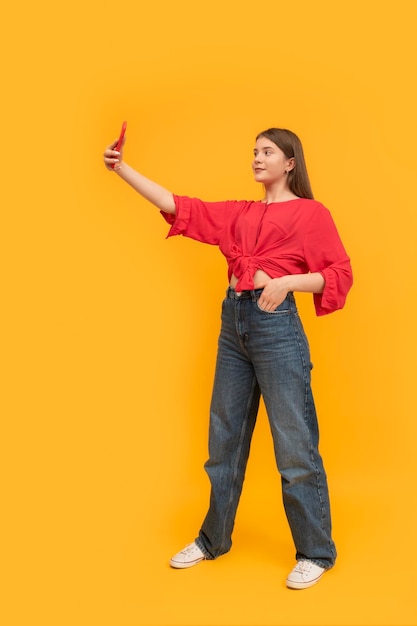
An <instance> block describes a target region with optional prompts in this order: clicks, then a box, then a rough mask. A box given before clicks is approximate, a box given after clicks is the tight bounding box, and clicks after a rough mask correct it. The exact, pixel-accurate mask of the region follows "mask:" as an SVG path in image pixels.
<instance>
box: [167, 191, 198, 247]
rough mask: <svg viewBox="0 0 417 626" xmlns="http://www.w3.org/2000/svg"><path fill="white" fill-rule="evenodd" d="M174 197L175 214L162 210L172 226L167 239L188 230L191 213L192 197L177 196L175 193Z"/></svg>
mask: <svg viewBox="0 0 417 626" xmlns="http://www.w3.org/2000/svg"><path fill="white" fill-rule="evenodd" d="M173 197H174V202H175V214H173V213H165V212H164V211H161V215H162V217H163V218H164V220H165V221H166V222H168V224H170V226H171V228H170V229H169V231H168V234H167V239H168V237H173V236H174V235H182V234H184V233H185V232H186V230H187V226H188V223H189V221H190V215H191V203H190V199H189V198H186V197H184V196H176V195H175V194H173ZM187 201H188V202H187Z"/></svg>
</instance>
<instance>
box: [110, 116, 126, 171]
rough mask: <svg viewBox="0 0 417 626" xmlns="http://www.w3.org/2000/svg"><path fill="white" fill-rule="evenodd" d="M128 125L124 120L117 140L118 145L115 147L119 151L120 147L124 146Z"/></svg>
mask: <svg viewBox="0 0 417 626" xmlns="http://www.w3.org/2000/svg"><path fill="white" fill-rule="evenodd" d="M126 126H127V122H123V124H122V130H121V131H120V135H119V139H118V140H117V145H116V147H115V150H117V151H118V152H119V150H120V148H121V147H122V143H123V137H124V136H125V132H126ZM114 165H115V164H114V163H113V166H112V167H113V169H114Z"/></svg>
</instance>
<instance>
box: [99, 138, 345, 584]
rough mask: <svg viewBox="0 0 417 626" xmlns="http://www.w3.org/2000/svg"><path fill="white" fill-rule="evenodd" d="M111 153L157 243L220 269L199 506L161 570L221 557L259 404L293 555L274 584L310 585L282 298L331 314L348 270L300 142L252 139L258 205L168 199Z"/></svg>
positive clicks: (308, 444)
mask: <svg viewBox="0 0 417 626" xmlns="http://www.w3.org/2000/svg"><path fill="white" fill-rule="evenodd" d="M116 143H117V142H113V143H112V144H111V145H110V146H108V147H107V148H106V150H105V152H104V163H105V165H106V167H107V168H108V169H109V170H110V171H114V172H116V174H117V175H118V176H119V177H120V178H122V179H123V180H124V181H126V182H127V183H128V184H130V185H131V186H132V187H133V188H134V189H135V190H136V191H137V192H138V193H140V194H141V195H142V196H143V197H144V198H146V199H147V200H149V201H150V202H151V203H152V204H154V205H155V206H157V207H158V208H159V209H160V210H161V212H162V215H163V216H164V218H165V219H166V221H167V222H168V223H169V224H170V231H169V235H170V236H172V235H185V236H187V237H192V238H193V239H197V240H198V241H202V242H205V243H210V244H215V245H218V246H219V248H220V250H221V252H222V253H223V254H224V256H225V257H226V260H227V263H228V278H229V287H228V289H227V292H226V298H225V299H224V301H223V305H222V327H221V332H220V337H219V344H218V355H217V365H216V374H215V380H214V389H213V396H212V402H211V411H210V433H209V459H208V461H207V462H206V464H205V469H206V471H207V474H208V476H209V479H210V483H211V496H210V506H209V510H208V512H207V515H206V517H205V519H204V522H203V524H202V527H201V529H200V532H199V535H198V537H197V538H196V539H195V541H194V542H192V543H191V544H188V545H187V546H186V547H185V548H184V549H183V550H181V552H179V553H178V554H176V555H175V556H174V557H172V559H171V561H170V564H171V566H172V567H175V568H186V567H191V566H193V565H196V564H197V563H200V562H201V561H203V560H204V559H215V558H217V557H218V556H220V555H222V554H224V553H226V552H228V551H229V550H230V548H231V545H232V541H231V536H232V531H233V526H234V521H235V515H236V510H237V506H238V502H239V498H240V494H241V490H242V485H243V480H244V475H245V470H246V464H247V460H248V455H249V448H250V442H251V438H252V433H253V429H254V426H255V421H256V415H257V412H258V406H259V400H260V396H261V394H262V397H263V399H264V402H265V406H266V409H267V413H268V419H269V422H270V427H271V432H272V436H273V441H274V450H275V456H276V462H277V467H278V470H279V472H280V475H281V482H282V494H283V501H284V507H285V512H286V515H287V519H288V522H289V525H290V528H291V533H292V536H293V539H294V543H295V547H296V559H297V564H296V566H295V567H294V569H293V570H292V571H291V572H290V574H289V575H288V577H287V580H286V584H287V586H288V587H291V588H293V589H304V588H306V587H310V586H311V585H314V584H315V583H316V582H317V581H318V580H319V579H320V578H321V576H322V575H323V573H324V572H325V571H326V570H328V569H329V568H331V567H332V566H333V564H334V562H335V559H336V549H335V545H334V542H333V540H332V536H331V519H330V504H329V495H328V488H327V480H326V474H325V471H324V467H323V462H322V459H321V456H320V453H319V450H318V442H319V433H318V424H317V417H316V411H315V406H314V400H313V396H312V392H311V386H310V371H311V363H310V354H309V347H308V342H307V338H306V336H305V334H304V330H303V327H302V324H301V321H300V318H299V316H298V313H297V308H296V303H295V299H294V295H293V294H294V292H297V291H298V292H310V293H312V294H314V296H313V297H314V304H315V309H316V313H317V315H324V314H327V313H331V312H332V311H335V310H336V309H340V308H342V307H343V305H344V303H345V299H346V295H347V293H348V291H349V289H350V287H351V285H352V271H351V266H350V261H349V257H348V256H347V254H346V252H345V249H344V247H343V244H342V242H341V240H340V237H339V235H338V232H337V230H336V227H335V225H334V222H333V220H332V217H331V215H330V213H329V211H328V210H327V209H326V208H325V207H324V206H323V205H322V204H320V203H319V202H317V201H315V200H314V199H313V194H312V191H311V187H310V182H309V178H308V174H307V170H306V166H305V162H304V155H303V149H302V145H301V142H300V140H299V139H298V137H297V136H296V135H295V134H294V133H293V132H291V131H289V130H284V129H278V128H271V129H268V130H266V131H263V132H261V133H260V134H259V135H258V136H257V138H256V143H255V149H254V157H253V163H252V167H253V173H254V176H255V180H256V181H257V182H259V183H262V184H263V187H264V190H265V195H264V198H263V199H262V200H259V201H228V202H203V201H201V200H198V199H196V198H188V197H184V196H182V197H179V196H176V195H173V194H172V193H171V192H169V191H167V190H166V189H164V188H163V187H161V186H160V185H158V184H156V183H155V182H152V181H151V180H149V179H147V178H145V177H144V176H142V175H141V174H139V173H138V172H137V171H135V170H134V169H133V168H132V167H130V166H129V165H128V164H127V163H125V162H124V161H123V149H122V150H121V151H120V152H117V151H115V146H116Z"/></svg>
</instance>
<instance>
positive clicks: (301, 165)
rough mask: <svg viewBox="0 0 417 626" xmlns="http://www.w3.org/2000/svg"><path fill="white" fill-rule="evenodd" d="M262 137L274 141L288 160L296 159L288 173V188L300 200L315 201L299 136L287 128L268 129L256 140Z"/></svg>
mask: <svg viewBox="0 0 417 626" xmlns="http://www.w3.org/2000/svg"><path fill="white" fill-rule="evenodd" d="M260 137H266V138H267V139H269V140H270V141H273V142H274V144H275V145H276V146H278V148H280V149H281V150H282V151H283V153H284V154H285V156H286V157H287V159H291V158H294V161H295V166H294V168H293V169H292V170H291V171H290V172H288V186H289V188H290V190H291V191H292V193H294V194H295V195H296V196H298V197H299V198H310V199H313V198H314V196H313V192H312V190H311V185H310V179H309V177H308V173H307V167H306V163H305V160H304V151H303V146H302V145H301V141H300V140H299V138H298V137H297V135H296V134H295V133H293V132H292V131H291V130H286V129H285V128H268V130H264V131H263V132H262V133H259V135H258V136H257V137H256V139H259V138H260Z"/></svg>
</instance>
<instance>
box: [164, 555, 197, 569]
mask: <svg viewBox="0 0 417 626" xmlns="http://www.w3.org/2000/svg"><path fill="white" fill-rule="evenodd" d="M204 560H205V557H204V556H202V557H201V558H200V559H196V560H195V561H191V562H188V563H183V562H181V561H174V560H173V559H171V560H170V562H169V564H170V566H171V567H173V568H174V569H187V567H193V566H194V565H198V564H199V563H201V561H204Z"/></svg>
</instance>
